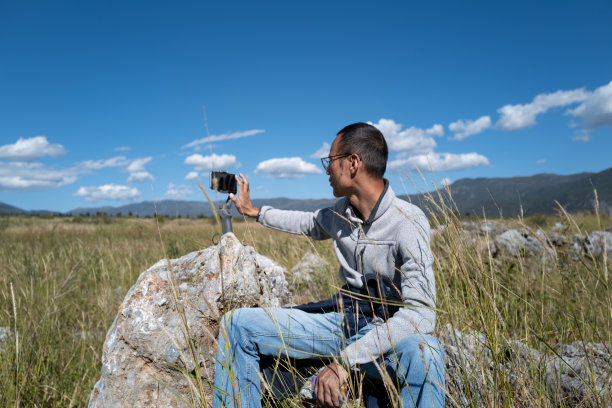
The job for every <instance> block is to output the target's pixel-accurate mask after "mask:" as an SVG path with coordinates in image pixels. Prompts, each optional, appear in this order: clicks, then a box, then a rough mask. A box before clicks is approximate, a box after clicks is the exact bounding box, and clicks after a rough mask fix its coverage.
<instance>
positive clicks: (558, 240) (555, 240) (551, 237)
mask: <svg viewBox="0 0 612 408" xmlns="http://www.w3.org/2000/svg"><path fill="white" fill-rule="evenodd" d="M536 235H537V236H538V237H539V238H540V239H541V240H542V241H544V242H546V243H547V244H548V246H550V247H551V248H553V247H562V246H564V245H565V244H567V238H565V237H564V236H563V235H561V234H558V233H556V232H551V233H550V234H548V235H547V234H546V233H545V232H544V231H542V230H541V229H538V230H537V231H536Z"/></svg>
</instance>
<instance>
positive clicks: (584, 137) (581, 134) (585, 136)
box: [572, 129, 591, 143]
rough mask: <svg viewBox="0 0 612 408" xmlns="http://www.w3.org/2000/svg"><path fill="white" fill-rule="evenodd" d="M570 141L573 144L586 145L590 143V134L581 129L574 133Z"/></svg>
mask: <svg viewBox="0 0 612 408" xmlns="http://www.w3.org/2000/svg"><path fill="white" fill-rule="evenodd" d="M572 140H573V141H574V142H582V143H588V142H589V141H591V133H590V132H589V131H588V130H586V129H582V130H580V131H578V132H576V134H575V135H574V137H572Z"/></svg>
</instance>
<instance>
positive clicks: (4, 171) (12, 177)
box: [0, 162, 78, 191]
mask: <svg viewBox="0 0 612 408" xmlns="http://www.w3.org/2000/svg"><path fill="white" fill-rule="evenodd" d="M77 175H78V172H77V171H75V169H61V170H56V169H53V168H51V167H47V166H45V165H44V164H42V163H29V162H9V163H7V162H0V190H4V191H40V190H50V189H53V188H57V187H61V186H64V185H66V184H70V183H74V182H75V181H76V180H77Z"/></svg>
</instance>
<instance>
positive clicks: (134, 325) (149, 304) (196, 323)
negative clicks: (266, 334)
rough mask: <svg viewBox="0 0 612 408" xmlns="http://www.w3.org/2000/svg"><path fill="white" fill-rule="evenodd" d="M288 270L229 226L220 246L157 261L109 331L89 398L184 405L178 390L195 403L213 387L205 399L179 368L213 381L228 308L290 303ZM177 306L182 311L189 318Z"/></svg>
mask: <svg viewBox="0 0 612 408" xmlns="http://www.w3.org/2000/svg"><path fill="white" fill-rule="evenodd" d="M169 267H171V269H172V273H171V272H170V271H169ZM284 273H285V270H284V268H282V267H281V266H279V265H278V264H277V263H275V262H273V261H272V260H270V259H268V258H266V257H264V256H262V255H260V254H258V253H257V252H255V250H254V249H253V248H252V247H246V246H243V245H242V244H240V242H239V241H238V239H236V237H235V236H234V235H233V234H231V233H229V234H225V235H224V236H223V238H222V239H221V241H220V242H219V244H218V245H216V246H213V247H210V248H207V249H205V250H202V251H197V252H192V253H190V254H187V255H185V256H183V257H181V258H179V259H173V260H171V261H168V260H161V261H159V262H157V263H156V264H155V265H153V266H152V267H150V268H149V269H148V270H146V271H145V272H143V273H142V274H141V275H140V277H139V278H138V281H137V282H136V283H135V284H134V286H132V288H131V289H130V290H129V291H128V293H127V294H126V296H125V298H124V300H123V302H122V304H121V306H120V309H119V313H118V314H117V316H116V317H115V321H114V322H113V324H112V326H111V328H110V329H109V331H108V334H107V336H106V340H105V342H104V349H103V354H102V375H101V378H100V380H99V381H98V382H97V383H96V385H95V387H94V389H93V391H92V393H91V396H90V400H89V406H90V407H115V406H117V407H119V406H131V407H150V406H164V407H177V406H184V405H185V403H184V402H183V401H181V398H184V399H185V401H188V403H189V404H192V405H201V404H204V405H205V402H210V397H211V394H210V390H208V389H207V390H205V391H206V392H208V394H206V395H204V397H205V399H207V400H208V401H196V400H195V397H194V395H193V392H192V389H191V385H190V383H189V382H188V378H187V376H186V375H185V374H183V373H182V372H181V371H179V369H180V370H184V372H186V373H192V374H193V375H195V372H196V371H195V370H196V367H197V368H198V370H199V372H200V373H201V376H202V377H203V380H204V381H206V382H212V381H213V379H214V368H215V352H216V350H215V348H216V347H215V342H216V338H217V333H218V321H219V319H220V317H221V316H222V314H223V312H224V311H227V310H229V309H231V308H234V307H249V306H255V305H260V306H272V307H278V306H283V305H288V304H290V303H291V293H289V291H288V284H287V282H286V280H285V277H284ZM173 288H174V290H176V295H177V296H178V298H179V299H180V300H179V301H178V302H177V300H176V296H175V295H174V293H175V292H174V290H173ZM177 310H182V311H183V313H184V319H185V320H183V319H182V317H181V315H180V314H179V313H178V312H177ZM185 323H186V326H185ZM187 328H188V330H189V335H188V336H187V335H185V330H186V329H187ZM189 339H190V340H191V341H192V342H193V343H192V344H194V347H192V348H190V347H189V346H188V340H189ZM193 350H197V351H196V352H195V355H192V354H191V352H190V351H193Z"/></svg>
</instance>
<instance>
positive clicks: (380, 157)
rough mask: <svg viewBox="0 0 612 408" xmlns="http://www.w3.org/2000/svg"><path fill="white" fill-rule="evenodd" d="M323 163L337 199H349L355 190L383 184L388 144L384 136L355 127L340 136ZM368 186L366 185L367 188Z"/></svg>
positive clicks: (364, 125) (362, 126)
mask: <svg viewBox="0 0 612 408" xmlns="http://www.w3.org/2000/svg"><path fill="white" fill-rule="evenodd" d="M329 155H330V157H328V158H325V159H322V161H323V167H325V170H326V172H327V174H328V175H329V184H330V185H331V186H332V188H333V190H334V196H335V197H342V196H348V195H351V194H353V193H354V192H355V187H357V186H363V185H367V184H369V182H370V181H374V182H382V176H383V174H384V173H385V169H386V167H387V156H388V150H387V142H386V141H385V138H384V137H383V135H382V133H380V131H379V130H378V129H376V128H375V127H374V126H372V125H368V124H367V123H354V124H352V125H349V126H347V127H345V128H344V129H342V130H341V131H340V132H338V134H337V136H336V138H335V139H334V142H333V143H332V145H331V149H330V151H329ZM364 183H365V184H364Z"/></svg>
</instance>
